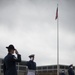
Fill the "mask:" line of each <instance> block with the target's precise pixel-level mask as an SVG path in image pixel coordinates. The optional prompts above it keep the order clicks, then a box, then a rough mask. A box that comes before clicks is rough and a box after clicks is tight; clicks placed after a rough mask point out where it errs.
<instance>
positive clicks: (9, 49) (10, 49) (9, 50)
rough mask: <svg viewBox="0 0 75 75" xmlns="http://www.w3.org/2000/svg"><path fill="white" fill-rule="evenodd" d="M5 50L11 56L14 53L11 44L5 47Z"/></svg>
mask: <svg viewBox="0 0 75 75" xmlns="http://www.w3.org/2000/svg"><path fill="white" fill-rule="evenodd" d="M6 48H7V49H8V53H11V54H13V53H14V51H15V50H16V49H15V47H14V46H13V45H12V44H10V45H9V46H8V47H6Z"/></svg>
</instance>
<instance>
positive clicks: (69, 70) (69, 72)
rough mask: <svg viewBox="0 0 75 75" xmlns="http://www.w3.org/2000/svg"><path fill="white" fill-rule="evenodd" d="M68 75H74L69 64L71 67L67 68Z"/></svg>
mask: <svg viewBox="0 0 75 75" xmlns="http://www.w3.org/2000/svg"><path fill="white" fill-rule="evenodd" d="M68 74H69V75H74V70H73V64H71V65H70V66H69V69H68Z"/></svg>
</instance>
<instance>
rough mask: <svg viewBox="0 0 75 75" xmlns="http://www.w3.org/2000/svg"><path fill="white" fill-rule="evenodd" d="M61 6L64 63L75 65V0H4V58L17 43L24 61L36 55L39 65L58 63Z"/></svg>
mask: <svg viewBox="0 0 75 75" xmlns="http://www.w3.org/2000/svg"><path fill="white" fill-rule="evenodd" d="M57 3H59V54H60V64H74V65H75V61H74V57H75V14H74V13H75V8H74V7H75V0H62V1H61V0H0V52H1V53H0V57H1V58H4V56H5V55H6V54H7V50H6V48H5V47H6V46H8V45H9V44H13V45H14V46H15V47H16V48H17V50H18V51H19V53H20V54H21V55H22V60H29V58H28V56H29V55H30V54H35V61H36V62H37V65H50V64H56V63H57V20H55V14H56V8H57Z"/></svg>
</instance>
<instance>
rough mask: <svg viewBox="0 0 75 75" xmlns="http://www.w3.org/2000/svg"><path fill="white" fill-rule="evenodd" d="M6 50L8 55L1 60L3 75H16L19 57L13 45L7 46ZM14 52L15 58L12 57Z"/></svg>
mask: <svg viewBox="0 0 75 75" xmlns="http://www.w3.org/2000/svg"><path fill="white" fill-rule="evenodd" d="M6 48H7V49H8V54H7V55H6V56H5V58H4V60H3V72H4V75H17V69H16V62H21V55H20V54H19V53H18V51H17V50H16V49H15V48H14V46H13V45H9V46H8V47H6ZM14 52H15V53H16V55H17V58H16V57H15V56H14V55H13V54H14Z"/></svg>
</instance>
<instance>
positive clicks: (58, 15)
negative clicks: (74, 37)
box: [57, 4, 59, 75]
mask: <svg viewBox="0 0 75 75" xmlns="http://www.w3.org/2000/svg"><path fill="white" fill-rule="evenodd" d="M57 9H58V4H57ZM57 75H59V15H58V16H57Z"/></svg>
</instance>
